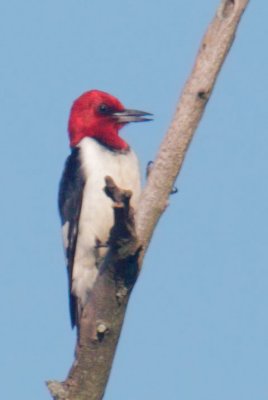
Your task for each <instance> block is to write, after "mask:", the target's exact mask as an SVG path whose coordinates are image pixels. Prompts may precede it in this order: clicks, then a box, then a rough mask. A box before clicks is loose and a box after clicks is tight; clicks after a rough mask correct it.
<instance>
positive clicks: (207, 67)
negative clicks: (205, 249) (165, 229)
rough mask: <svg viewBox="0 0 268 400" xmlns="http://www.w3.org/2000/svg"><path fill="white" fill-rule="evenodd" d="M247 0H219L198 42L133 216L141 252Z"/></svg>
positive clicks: (228, 47) (164, 203)
mask: <svg viewBox="0 0 268 400" xmlns="http://www.w3.org/2000/svg"><path fill="white" fill-rule="evenodd" d="M247 4H248V0H223V1H221V4H220V6H219V8H218V10H217V13H216V15H215V17H214V19H213V21H212V22H211V24H210V25H209V27H208V30H207V32H206V34H205V36H204V38H203V40H202V42H201V46H200V48H199V52H198V55H197V58H196V61H195V65H194V67H193V70H192V73H191V75H190V77H189V79H188V81H187V82H186V84H185V87H184V89H183V91H182V94H181V97H180V100H179V102H178V105H177V108H176V112H175V115H174V118H173V121H172V122H171V125H170V127H169V130H168V132H167V134H166V136H165V138H164V140H163V142H162V145H161V147H160V150H159V153H158V155H157V158H156V160H155V162H154V165H153V168H152V171H151V173H150V175H149V177H148V182H147V185H146V187H145V189H144V191H143V194H142V199H141V203H140V207H139V210H138V216H137V234H138V237H139V239H140V240H141V243H142V244H143V247H144V251H145V250H146V248H147V247H148V245H149V242H150V240H151V237H152V234H153V231H154V229H155V226H156V224H157V222H158V220H159V218H160V216H161V214H162V213H163V211H164V210H165V208H166V204H167V200H168V196H169V193H170V191H171V189H172V187H173V185H174V181H175V179H176V177H177V175H178V174H179V172H180V169H181V167H182V164H183V161H184V158H185V155H186V151H187V149H188V146H189V144H190V142H191V140H192V138H193V135H194V132H195V130H196V127H197V125H198V123H199V121H200V119H201V118H202V115H203V113H204V110H205V107H206V104H207V102H208V100H209V98H210V96H211V93H212V90H213V87H214V85H215V82H216V79H217V77H218V74H219V71H220V69H221V67H222V65H223V62H224V60H225V57H226V56H227V54H228V51H229V49H230V47H231V45H232V43H233V40H234V37H235V33H236V29H237V26H238V24H239V21H240V18H241V16H242V14H243V12H244V10H245V8H246V6H247Z"/></svg>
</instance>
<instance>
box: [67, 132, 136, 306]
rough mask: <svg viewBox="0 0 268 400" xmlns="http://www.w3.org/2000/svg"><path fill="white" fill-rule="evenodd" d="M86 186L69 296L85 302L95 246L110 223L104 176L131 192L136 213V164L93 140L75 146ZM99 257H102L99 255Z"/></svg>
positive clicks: (94, 269)
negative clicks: (71, 293) (71, 294)
mask: <svg viewBox="0 0 268 400" xmlns="http://www.w3.org/2000/svg"><path fill="white" fill-rule="evenodd" d="M79 147H80V150H81V160H82V168H83V172H84V175H85V176H86V183H85V188H84V194H83V200H82V207H81V214H80V223H79V227H78V232H79V233H78V240H77V244H76V252H75V259H74V268H73V284H72V292H73V293H74V294H75V295H76V296H77V297H78V298H80V300H81V302H82V304H84V303H85V302H86V299H87V294H88V292H89V291H90V289H91V288H92V286H93V284H94V282H95V279H96V276H97V271H98V269H97V265H96V261H97V260H96V253H97V252H96V244H97V243H98V242H100V243H102V244H105V243H106V241H107V240H108V238H109V232H110V229H111V228H112V226H113V223H114V215H113V208H112V205H113V203H112V200H111V199H109V197H108V196H107V195H106V194H105V193H104V190H103V189H104V186H105V181H104V178H105V176H111V177H112V178H113V180H114V182H115V184H116V185H117V186H118V187H120V188H121V189H128V190H131V191H132V193H133V195H132V198H131V205H132V207H134V209H136V207H137V204H138V201H139V197H140V192H141V185H140V172H139V164H138V160H137V157H136V155H135V153H134V152H133V151H132V150H130V151H129V152H128V153H126V154H123V153H122V154H121V153H118V152H113V151H110V150H108V149H107V148H105V147H104V146H102V145H100V144H99V143H98V142H96V141H95V140H94V139H91V138H84V139H83V140H82V141H81V143H80V144H79ZM102 255H103V254H102Z"/></svg>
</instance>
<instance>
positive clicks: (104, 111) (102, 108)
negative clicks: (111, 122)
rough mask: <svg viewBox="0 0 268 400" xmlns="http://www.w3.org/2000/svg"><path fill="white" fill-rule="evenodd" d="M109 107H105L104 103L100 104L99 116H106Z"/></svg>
mask: <svg viewBox="0 0 268 400" xmlns="http://www.w3.org/2000/svg"><path fill="white" fill-rule="evenodd" d="M109 110H110V109H109V107H108V106H107V104H104V103H102V104H101V105H100V106H99V112H100V113H101V114H107V113H108V112H109Z"/></svg>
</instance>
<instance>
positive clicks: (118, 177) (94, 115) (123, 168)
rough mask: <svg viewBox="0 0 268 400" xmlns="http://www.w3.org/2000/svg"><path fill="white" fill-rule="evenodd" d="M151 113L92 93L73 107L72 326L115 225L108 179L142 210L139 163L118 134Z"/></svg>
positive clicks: (66, 209)
mask: <svg viewBox="0 0 268 400" xmlns="http://www.w3.org/2000/svg"><path fill="white" fill-rule="evenodd" d="M147 115H150V114H148V113H146V112H143V111H138V110H128V109H125V108H124V107H123V105H122V104H121V103H120V102H119V100H117V99H116V98H115V97H113V96H111V95H109V94H107V93H104V92H101V91H98V90H92V91H89V92H86V93H84V94H83V95H82V96H80V97H79V98H78V99H77V100H76V101H75V102H74V104H73V106H72V109H71V113H70V119H69V135H70V146H71V154H70V156H69V157H68V159H67V161H66V164H65V169H64V172H63V175H62V179H61V182H60V190H59V210H60V216H61V222H62V234H63V242H64V247H65V255H66V259H67V269H68V279H69V292H70V311H71V321H72V325H73V326H74V325H79V320H80V317H81V313H82V310H83V308H84V306H85V305H86V303H87V301H88V299H89V295H90V292H91V290H92V288H93V286H94V283H95V281H96V278H97V275H98V271H99V267H100V265H101V263H102V260H103V259H104V257H105V255H106V253H107V248H105V247H103V248H100V245H105V244H106V243H107V240H108V238H109V233H110V229H111V228H112V226H113V223H114V214H113V204H112V200H111V199H110V198H109V197H108V196H107V195H106V194H105V192H104V186H105V177H106V176H110V177H112V178H113V180H114V182H115V184H116V185H117V186H118V187H120V188H121V189H127V190H131V191H132V197H131V205H132V207H133V208H134V209H136V208H137V205H138V200H139V197H140V192H141V184H140V172H139V163H138V159H137V157H136V155H135V153H134V152H133V150H132V149H131V148H130V147H129V145H128V144H127V143H126V142H125V141H124V140H123V139H122V138H121V137H120V136H119V130H120V129H121V128H122V127H123V126H124V125H126V124H127V123H129V122H140V121H147V120H150V118H147V117H146V116H147Z"/></svg>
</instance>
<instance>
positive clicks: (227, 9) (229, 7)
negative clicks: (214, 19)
mask: <svg viewBox="0 0 268 400" xmlns="http://www.w3.org/2000/svg"><path fill="white" fill-rule="evenodd" d="M234 6H235V0H223V1H222V4H221V5H220V7H219V10H218V16H219V17H220V18H228V17H229V16H230V15H231V13H232V11H233V9H234Z"/></svg>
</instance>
